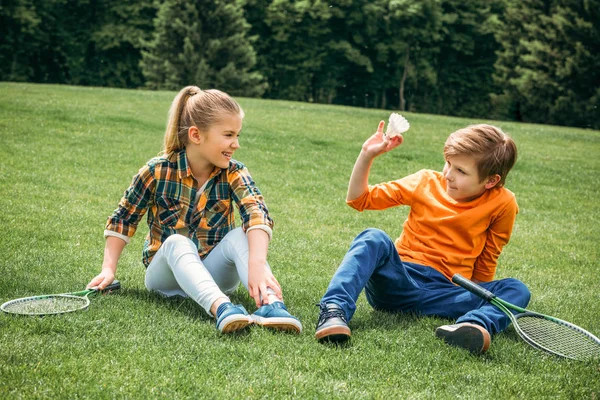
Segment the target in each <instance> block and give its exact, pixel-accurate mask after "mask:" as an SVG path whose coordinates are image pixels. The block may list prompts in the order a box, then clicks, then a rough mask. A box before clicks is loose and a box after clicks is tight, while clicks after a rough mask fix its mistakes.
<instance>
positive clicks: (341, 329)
mask: <svg viewBox="0 0 600 400" xmlns="http://www.w3.org/2000/svg"><path fill="white" fill-rule="evenodd" d="M318 306H319V307H321V313H320V314H319V322H317V332H316V333H315V338H317V340H318V341H320V342H335V343H342V342H345V341H347V340H348V339H350V335H351V334H350V328H348V323H347V321H346V315H345V314H344V310H342V308H341V307H340V306H338V305H337V304H335V303H327V304H326V303H321V304H318Z"/></svg>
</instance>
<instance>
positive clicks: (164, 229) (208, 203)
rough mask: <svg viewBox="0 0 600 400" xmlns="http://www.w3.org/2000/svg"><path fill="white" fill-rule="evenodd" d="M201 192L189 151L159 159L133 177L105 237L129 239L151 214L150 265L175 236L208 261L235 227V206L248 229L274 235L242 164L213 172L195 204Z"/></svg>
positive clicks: (146, 261) (145, 253) (146, 257)
mask: <svg viewBox="0 0 600 400" xmlns="http://www.w3.org/2000/svg"><path fill="white" fill-rule="evenodd" d="M199 189H200V186H199V185H198V182H197V181H196V179H195V178H194V177H193V175H192V171H191V169H190V167H189V165H188V163H187V158H186V152H185V149H183V150H181V151H179V152H178V153H172V154H170V155H167V156H163V157H155V158H153V159H151V160H150V161H148V163H147V164H146V165H145V166H143V167H142V168H141V169H140V171H139V172H138V174H137V175H135V176H134V177H133V181H132V183H131V186H130V187H129V188H128V189H127V190H126V191H125V193H124V195H123V198H122V199H121V201H120V202H119V207H118V208H117V209H116V210H115V212H114V213H113V215H112V216H110V217H109V219H108V222H107V223H106V231H105V236H110V233H111V232H115V233H117V234H118V235H115V236H121V237H124V238H125V237H126V238H131V237H132V236H133V234H134V233H135V231H136V228H137V225H138V223H139V222H140V220H141V218H142V217H143V215H144V214H145V213H146V211H148V210H149V212H148V227H149V232H148V235H147V236H146V241H145V242H144V250H143V260H142V261H143V263H144V265H145V266H146V267H147V266H148V264H149V263H150V261H151V260H152V257H153V256H154V254H155V253H156V252H157V251H158V249H159V248H160V246H161V245H162V243H163V242H164V241H165V240H166V239H167V238H168V237H169V236H170V235H173V234H175V233H179V234H182V235H184V236H186V237H188V238H190V239H191V240H192V241H193V242H194V243H195V244H196V246H197V247H198V254H199V255H200V257H201V258H202V257H205V256H206V255H207V254H208V253H209V252H210V251H211V250H212V249H213V248H214V247H215V246H216V245H217V244H218V243H219V242H220V241H221V239H223V237H225V235H226V234H227V233H228V232H229V231H231V230H232V229H234V228H235V219H234V213H233V203H235V205H236V206H237V208H238V210H239V212H240V216H241V220H242V225H243V229H244V231H247V230H248V229H249V228H251V227H258V226H260V227H262V228H263V229H265V230H266V231H267V232H269V233H270V230H271V229H272V227H273V220H272V219H271V217H270V216H269V210H268V209H267V206H266V205H265V203H264V200H263V197H262V195H261V193H260V191H259V190H258V188H257V187H256V185H255V183H254V181H253V180H252V177H251V176H250V173H249V172H248V169H247V168H246V167H245V166H244V164H242V163H240V162H238V161H235V160H231V162H230V163H229V168H226V169H221V168H215V170H214V171H213V172H212V174H211V176H210V177H209V178H208V181H207V182H206V185H205V187H204V190H203V192H202V194H201V195H200V197H199V199H198V202H197V203H196V201H195V199H196V198H197V192H198V190H199Z"/></svg>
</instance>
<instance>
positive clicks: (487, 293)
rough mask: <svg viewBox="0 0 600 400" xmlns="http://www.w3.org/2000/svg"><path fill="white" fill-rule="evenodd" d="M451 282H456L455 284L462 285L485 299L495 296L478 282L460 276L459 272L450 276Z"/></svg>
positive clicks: (488, 299)
mask: <svg viewBox="0 0 600 400" xmlns="http://www.w3.org/2000/svg"><path fill="white" fill-rule="evenodd" d="M452 282H454V283H456V284H457V285H460V286H462V287H463V288H465V289H467V290H468V291H469V292H471V293H473V294H476V295H477V296H479V297H481V298H483V299H486V300H487V301H490V300H492V299H493V298H494V297H496V296H495V295H494V294H493V293H492V292H490V291H489V290H486V289H484V288H482V287H481V286H479V285H478V284H476V283H474V282H472V281H470V280H468V279H467V278H465V277H464V276H462V275H461V274H454V275H453V276H452Z"/></svg>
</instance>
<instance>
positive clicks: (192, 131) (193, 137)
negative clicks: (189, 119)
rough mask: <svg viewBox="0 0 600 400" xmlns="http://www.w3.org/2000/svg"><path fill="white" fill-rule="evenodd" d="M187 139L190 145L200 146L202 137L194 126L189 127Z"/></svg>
mask: <svg viewBox="0 0 600 400" xmlns="http://www.w3.org/2000/svg"><path fill="white" fill-rule="evenodd" d="M188 139H189V140H190V142H191V143H195V144H201V143H202V140H203V137H202V134H201V133H200V129H198V127H196V126H192V127H190V128H189V129H188Z"/></svg>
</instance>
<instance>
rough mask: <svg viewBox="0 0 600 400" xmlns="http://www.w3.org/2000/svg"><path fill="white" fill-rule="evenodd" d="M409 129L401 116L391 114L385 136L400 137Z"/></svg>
mask: <svg viewBox="0 0 600 400" xmlns="http://www.w3.org/2000/svg"><path fill="white" fill-rule="evenodd" d="M409 128H410V124H409V123H408V121H407V120H406V118H404V117H403V116H402V115H400V114H398V113H392V114H391V115H390V121H389V123H388V126H387V130H386V131H385V134H386V136H387V137H390V138H392V137H394V136H399V135H402V134H403V133H404V132H406V131H407V130H408V129H409Z"/></svg>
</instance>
